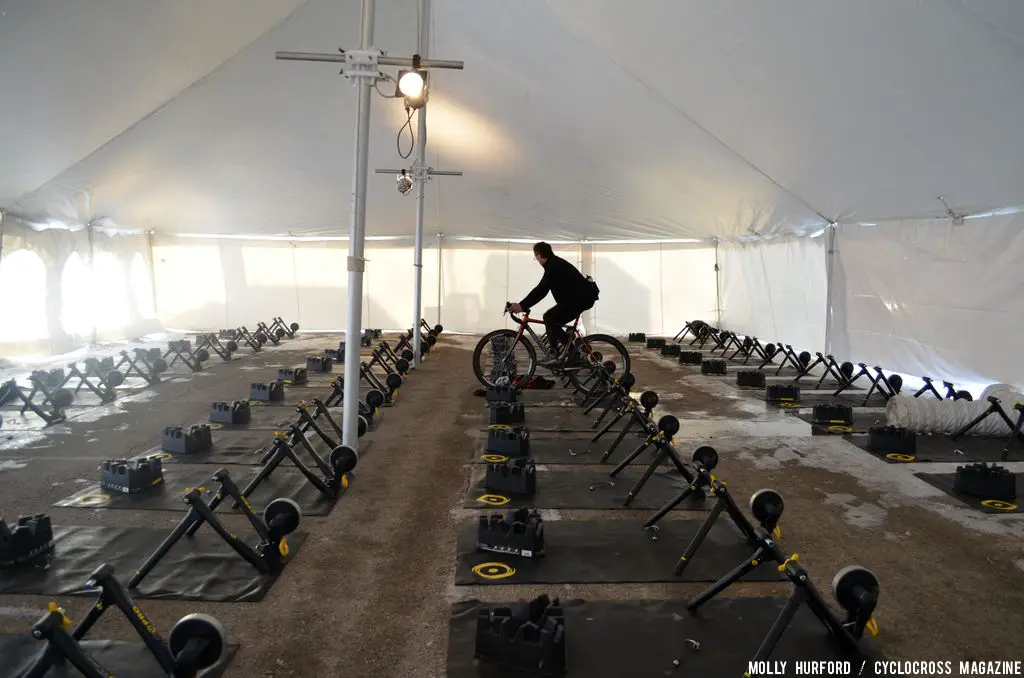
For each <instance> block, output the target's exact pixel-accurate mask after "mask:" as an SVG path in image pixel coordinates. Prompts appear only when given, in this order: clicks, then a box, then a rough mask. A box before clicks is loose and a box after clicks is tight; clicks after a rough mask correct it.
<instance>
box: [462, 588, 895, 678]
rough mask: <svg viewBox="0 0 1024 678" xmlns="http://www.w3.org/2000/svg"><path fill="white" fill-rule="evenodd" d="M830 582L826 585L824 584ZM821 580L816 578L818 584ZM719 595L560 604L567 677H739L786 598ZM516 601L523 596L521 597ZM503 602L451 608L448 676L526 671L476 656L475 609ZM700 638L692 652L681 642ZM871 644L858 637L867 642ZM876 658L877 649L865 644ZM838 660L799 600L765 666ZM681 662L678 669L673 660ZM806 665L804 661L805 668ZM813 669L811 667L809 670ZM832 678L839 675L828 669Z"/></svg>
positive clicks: (505, 677) (505, 676)
mask: <svg viewBox="0 0 1024 678" xmlns="http://www.w3.org/2000/svg"><path fill="white" fill-rule="evenodd" d="M826 583H827V582H826ZM822 585H824V583H823V582H819V586H822ZM727 596H728V594H726V595H725V596H721V597H719V598H715V599H713V600H711V601H710V602H708V603H706V604H705V605H703V606H702V607H701V608H700V609H699V610H698V611H697V612H696V613H690V612H689V611H688V610H687V609H686V601H685V600H630V601H582V600H570V601H562V603H561V607H562V612H563V614H564V619H565V637H566V643H565V648H566V675H567V676H585V677H586V678H633V677H634V676H635V677H637V678H646V677H648V676H659V677H663V676H664V677H668V676H671V677H678V678H686V677H687V676H700V677H701V678H717V677H719V676H742V675H745V672H746V671H747V669H748V666H747V662H749V661H750V660H751V659H752V658H753V657H754V655H755V654H756V652H757V649H758V646H759V645H760V643H761V641H762V639H763V638H764V637H765V636H766V635H767V634H768V631H769V629H771V628H772V625H773V624H774V622H775V619H776V618H777V617H778V616H779V613H780V612H781V611H782V609H783V607H784V606H785V604H786V598H784V597H776V598H767V597H743V598H730V597H727ZM518 602H521V601H518ZM513 604H514V603H512V602H511V601H509V602H506V603H492V604H483V603H479V602H478V601H475V600H470V601H465V602H459V603H456V604H454V605H453V606H452V615H451V621H450V623H449V633H448V673H447V675H448V676H449V677H450V678H512V677H513V676H515V677H516V678H518V677H520V676H526V675H528V674H524V673H520V672H517V671H514V670H511V669H507V668H503V667H500V666H497V665H496V664H493V663H490V662H486V661H481V660H477V659H474V657H473V654H474V651H475V641H476V628H477V617H478V616H479V614H480V612H482V611H487V610H490V609H494V608H495V607H498V606H499V605H505V606H511V605H513ZM685 638H690V639H693V640H696V641H697V642H699V643H700V650H699V651H694V650H692V649H690V648H689V647H688V646H687V644H686V643H685V642H684V640H683V639H685ZM867 642H868V641H862V644H864V645H867ZM865 650H867V651H869V652H870V653H871V655H870V656H872V658H875V659H880V658H881V654H880V653H879V652H878V651H877V649H876V648H874V647H864V648H862V651H865ZM840 658H842V655H841V654H840V653H838V652H837V648H835V647H834V644H833V643H832V642H831V641H830V636H829V634H828V632H827V631H826V630H825V627H824V626H823V625H822V624H821V622H820V621H818V618H817V617H815V616H814V613H813V612H811V611H810V609H809V608H808V607H807V606H806V605H804V606H802V607H801V608H800V609H799V610H798V611H797V613H796V615H795V616H794V617H793V620H792V621H791V622H790V624H789V626H788V627H787V628H786V632H785V634H784V635H783V636H782V638H781V640H780V642H779V644H778V645H776V646H775V648H774V650H773V651H772V654H771V660H770V661H769V662H767V664H768V665H769V666H774V667H776V668H777V669H779V668H781V667H782V666H783V664H781V663H776V662H785V667H786V672H785V675H787V676H788V675H796V674H795V666H796V662H798V661H799V662H812V661H835V660H836V659H840ZM677 660H678V661H679V665H678V667H676V666H674V664H673V662H675V661H677ZM851 664H852V667H851V668H852V669H853V670H852V674H853V675H859V676H873V675H875V673H874V664H873V662H872V661H868V662H867V663H866V665H865V666H864V668H863V671H862V672H861V673H858V670H859V669H860V668H861V662H860V661H853V662H851ZM805 666H807V665H805ZM808 673H810V671H808ZM832 675H840V674H839V673H833V674H832Z"/></svg>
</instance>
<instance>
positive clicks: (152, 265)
mask: <svg viewBox="0 0 1024 678" xmlns="http://www.w3.org/2000/svg"><path fill="white" fill-rule="evenodd" d="M146 246H147V247H148V248H149V286H150V288H151V289H150V291H151V292H152V294H153V315H154V316H156V317H157V318H159V317H160V308H159V306H158V305H157V303H156V256H155V255H154V254H153V231H146Z"/></svg>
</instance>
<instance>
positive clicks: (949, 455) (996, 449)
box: [847, 435, 1024, 464]
mask: <svg viewBox="0 0 1024 678" xmlns="http://www.w3.org/2000/svg"><path fill="white" fill-rule="evenodd" d="M1008 438H1009V436H1007V437H1006V438H992V437H989V436H972V435H967V436H964V437H963V438H960V439H959V440H953V439H952V438H950V437H949V436H942V435H918V436H917V454H916V455H914V456H913V457H911V456H908V455H904V454H892V453H890V452H887V451H884V450H883V451H878V452H875V451H873V450H869V449H867V444H868V437H867V436H866V435H859V436H857V435H855V436H849V437H848V438H847V440H849V441H850V442H851V443H853V444H854V445H856V446H857V447H859V448H861V449H862V450H864V451H865V452H867V453H868V454H871V455H873V456H875V457H878V458H879V459H881V460H882V461H885V462H888V463H890V464H908V463H914V464H925V463H946V464H949V463H958V464H970V463H973V462H1000V461H1002V460H1001V458H1000V457H1001V455H1002V453H1003V449H1004V447H1005V446H1006V441H1007V439H1008ZM1006 461H1024V450H1022V448H1021V444H1020V442H1014V443H1013V444H1012V445H1010V453H1009V456H1007V458H1006Z"/></svg>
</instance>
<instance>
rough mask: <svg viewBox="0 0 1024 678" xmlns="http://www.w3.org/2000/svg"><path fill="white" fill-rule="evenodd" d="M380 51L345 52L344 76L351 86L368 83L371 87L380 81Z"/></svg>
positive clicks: (354, 50)
mask: <svg viewBox="0 0 1024 678" xmlns="http://www.w3.org/2000/svg"><path fill="white" fill-rule="evenodd" d="M379 59H380V50H375V49H374V50H370V49H349V50H345V68H344V75H345V77H346V78H348V79H349V80H351V81H352V84H353V85H355V84H359V83H360V82H364V81H365V82H369V84H370V85H371V86H372V85H374V84H376V83H377V81H378V80H380V79H381V75H380V71H379V70H378V67H379Z"/></svg>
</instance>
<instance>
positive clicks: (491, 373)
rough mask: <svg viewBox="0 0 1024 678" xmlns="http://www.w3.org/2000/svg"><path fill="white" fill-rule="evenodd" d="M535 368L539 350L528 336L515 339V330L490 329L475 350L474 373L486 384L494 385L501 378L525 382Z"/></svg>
mask: <svg viewBox="0 0 1024 678" xmlns="http://www.w3.org/2000/svg"><path fill="white" fill-rule="evenodd" d="M513 344H514V347H513ZM536 369H537V350H536V349H535V348H534V347H533V344H531V343H530V340H529V339H527V338H526V337H520V338H519V341H518V342H516V331H515V330H494V331H493V332H489V333H487V334H485V335H484V336H483V338H482V339H480V341H479V342H477V345H476V348H475V349H473V373H474V374H476V378H477V380H478V381H479V382H480V383H481V384H483V385H484V386H494V383H495V382H496V381H497V380H498V379H500V378H501V377H508V379H509V381H512V382H516V383H520V384H525V383H526V382H527V381H528V380H529V379H530V377H532V376H533V373H534V372H535V371H536Z"/></svg>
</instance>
